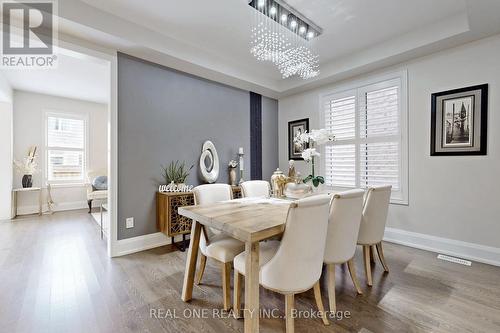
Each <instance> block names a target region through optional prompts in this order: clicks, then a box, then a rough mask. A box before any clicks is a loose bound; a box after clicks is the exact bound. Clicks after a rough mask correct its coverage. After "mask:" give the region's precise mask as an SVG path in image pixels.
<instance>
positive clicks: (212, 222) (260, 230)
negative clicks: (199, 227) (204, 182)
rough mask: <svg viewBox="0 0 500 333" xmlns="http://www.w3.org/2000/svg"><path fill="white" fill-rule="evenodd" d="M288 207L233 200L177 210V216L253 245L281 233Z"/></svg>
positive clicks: (273, 201) (281, 202) (274, 201)
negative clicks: (187, 218)
mask: <svg viewBox="0 0 500 333" xmlns="http://www.w3.org/2000/svg"><path fill="white" fill-rule="evenodd" d="M291 204H292V202H291V201H288V200H279V199H253V200H248V199H236V200H230V201H224V202H218V203H214V204H209V205H198V206H187V207H179V209H178V212H179V214H180V215H183V216H186V217H189V218H191V219H193V220H195V221H198V222H199V223H201V224H203V225H206V226H208V227H212V228H214V229H217V230H221V231H223V232H225V233H227V234H229V235H231V236H232V237H234V238H236V239H239V240H241V241H243V242H246V241H250V242H255V241H259V240H262V239H266V238H269V237H272V236H275V235H279V234H281V233H282V232H283V231H284V230H285V222H286V218H287V214H288V208H289V207H290V205H291Z"/></svg>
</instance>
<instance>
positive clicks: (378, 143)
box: [321, 74, 408, 203]
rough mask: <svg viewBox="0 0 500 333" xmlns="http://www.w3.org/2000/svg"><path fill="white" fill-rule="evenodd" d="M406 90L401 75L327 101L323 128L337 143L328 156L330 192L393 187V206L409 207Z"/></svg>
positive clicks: (327, 151)
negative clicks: (396, 204) (401, 204)
mask: <svg viewBox="0 0 500 333" xmlns="http://www.w3.org/2000/svg"><path fill="white" fill-rule="evenodd" d="M372 82H373V81H372ZM405 90H406V75H405V74H400V75H397V77H394V76H392V78H387V79H384V80H379V81H376V82H374V83H371V82H370V83H367V84H365V85H361V84H360V85H358V86H357V87H355V88H353V89H350V90H346V91H342V92H339V93H334V94H329V95H326V96H324V97H323V98H322V102H323V103H322V109H321V112H322V119H323V122H324V127H325V128H327V129H329V130H330V131H331V132H332V133H333V134H334V135H335V137H336V140H335V141H333V142H331V143H328V144H327V145H326V146H325V147H324V150H323V156H324V160H323V161H322V167H323V168H324V170H322V171H324V175H325V183H326V185H327V186H330V187H332V188H341V189H342V188H355V187H360V188H367V187H370V186H376V185H392V196H391V202H393V203H407V200H408V199H407V184H408V172H407V169H408V166H407V130H406V92H405Z"/></svg>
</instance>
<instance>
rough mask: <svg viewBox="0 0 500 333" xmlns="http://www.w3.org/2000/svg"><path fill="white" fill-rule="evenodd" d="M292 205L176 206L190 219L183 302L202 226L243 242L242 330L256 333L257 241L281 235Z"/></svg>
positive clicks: (251, 201)
mask: <svg viewBox="0 0 500 333" xmlns="http://www.w3.org/2000/svg"><path fill="white" fill-rule="evenodd" d="M291 205H295V203H294V201H293V200H286V199H275V198H243V199H235V200H228V201H223V202H217V203H212V204H206V205H196V206H186V207H179V208H178V213H179V214H180V215H183V216H186V217H188V218H190V219H192V220H193V222H192V226H191V239H190V244H189V249H188V253H187V259H186V268H185V273H184V281H183V287H182V300H183V301H184V302H188V301H190V300H191V299H192V297H193V285H194V275H195V270H196V262H197V257H198V250H199V243H200V236H201V233H202V226H206V227H210V228H213V229H216V230H219V231H221V232H223V233H226V234H228V235H230V236H232V237H234V238H236V239H238V240H240V241H242V242H244V243H245V252H246V263H245V265H246V266H245V272H246V274H245V298H244V302H245V307H244V310H243V317H244V331H245V332H246V333H250V332H252V333H253V332H259V242H260V241H262V240H265V239H268V238H271V237H274V236H278V235H280V234H282V233H283V231H284V230H285V223H286V219H287V214H288V209H289V207H290V206H291Z"/></svg>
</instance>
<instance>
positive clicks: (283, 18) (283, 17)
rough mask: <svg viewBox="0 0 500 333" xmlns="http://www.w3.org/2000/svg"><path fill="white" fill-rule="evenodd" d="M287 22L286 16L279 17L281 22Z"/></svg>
mask: <svg viewBox="0 0 500 333" xmlns="http://www.w3.org/2000/svg"><path fill="white" fill-rule="evenodd" d="M286 20H288V16H287V15H286V14H283V15H281V22H283V23H284V22H286Z"/></svg>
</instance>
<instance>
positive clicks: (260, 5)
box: [257, 0, 266, 8]
mask: <svg viewBox="0 0 500 333" xmlns="http://www.w3.org/2000/svg"><path fill="white" fill-rule="evenodd" d="M265 4H266V0H259V1H257V7H259V8H262V7H264V5H265Z"/></svg>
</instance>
